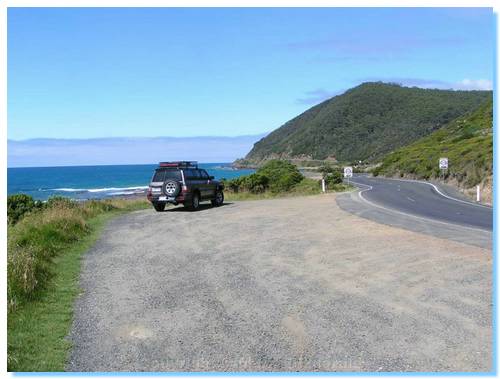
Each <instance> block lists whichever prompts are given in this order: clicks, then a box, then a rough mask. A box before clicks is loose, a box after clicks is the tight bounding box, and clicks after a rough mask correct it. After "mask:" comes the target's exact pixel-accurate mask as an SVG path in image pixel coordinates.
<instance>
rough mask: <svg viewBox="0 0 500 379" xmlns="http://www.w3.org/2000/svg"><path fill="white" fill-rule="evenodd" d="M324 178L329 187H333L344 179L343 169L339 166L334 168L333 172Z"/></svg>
mask: <svg viewBox="0 0 500 379" xmlns="http://www.w3.org/2000/svg"><path fill="white" fill-rule="evenodd" d="M324 179H325V183H326V185H327V186H328V188H333V186H334V185H336V184H340V183H342V180H343V174H342V171H341V170H340V169H339V168H337V169H335V170H332V172H330V173H328V174H326V175H325V176H324Z"/></svg>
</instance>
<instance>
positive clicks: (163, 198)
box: [158, 196, 167, 201]
mask: <svg viewBox="0 0 500 379" xmlns="http://www.w3.org/2000/svg"><path fill="white" fill-rule="evenodd" d="M158 200H160V201H167V197H166V196H160V197H159V199H158Z"/></svg>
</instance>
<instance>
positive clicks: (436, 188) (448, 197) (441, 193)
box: [384, 178, 492, 209]
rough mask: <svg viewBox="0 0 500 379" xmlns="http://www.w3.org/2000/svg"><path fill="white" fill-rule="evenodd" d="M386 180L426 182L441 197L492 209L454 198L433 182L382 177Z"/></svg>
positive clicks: (484, 206)
mask: <svg viewBox="0 0 500 379" xmlns="http://www.w3.org/2000/svg"><path fill="white" fill-rule="evenodd" d="M384 179H386V180H398V181H400V182H414V183H422V184H427V185H429V186H431V187H432V188H434V190H435V191H436V192H437V193H438V194H440V195H441V196H443V197H446V198H447V199H450V200H454V201H458V202H459V203H464V204H468V205H473V206H475V207H482V208H487V209H492V208H491V207H489V206H487V205H483V204H478V203H473V202H471V201H465V200H460V199H456V198H454V197H451V196H449V195H446V194H445V193H443V192H441V191H440V190H439V188H438V187H437V186H436V185H435V184H432V183H429V182H424V181H422V180H414V179H395V178H384Z"/></svg>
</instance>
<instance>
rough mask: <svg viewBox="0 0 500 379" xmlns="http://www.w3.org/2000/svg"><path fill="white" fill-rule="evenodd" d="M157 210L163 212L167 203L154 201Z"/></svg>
mask: <svg viewBox="0 0 500 379" xmlns="http://www.w3.org/2000/svg"><path fill="white" fill-rule="evenodd" d="M153 207H154V209H155V211H156V212H163V211H164V210H165V203H153Z"/></svg>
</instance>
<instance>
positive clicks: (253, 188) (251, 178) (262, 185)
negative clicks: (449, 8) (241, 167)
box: [240, 173, 269, 193]
mask: <svg viewBox="0 0 500 379" xmlns="http://www.w3.org/2000/svg"><path fill="white" fill-rule="evenodd" d="M268 185H269V178H268V177H267V176H265V175H262V174H259V173H254V174H250V175H246V176H243V177H242V178H241V180H240V186H241V187H243V189H244V190H245V191H248V192H251V193H263V192H265V191H266V190H267V188H268Z"/></svg>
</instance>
